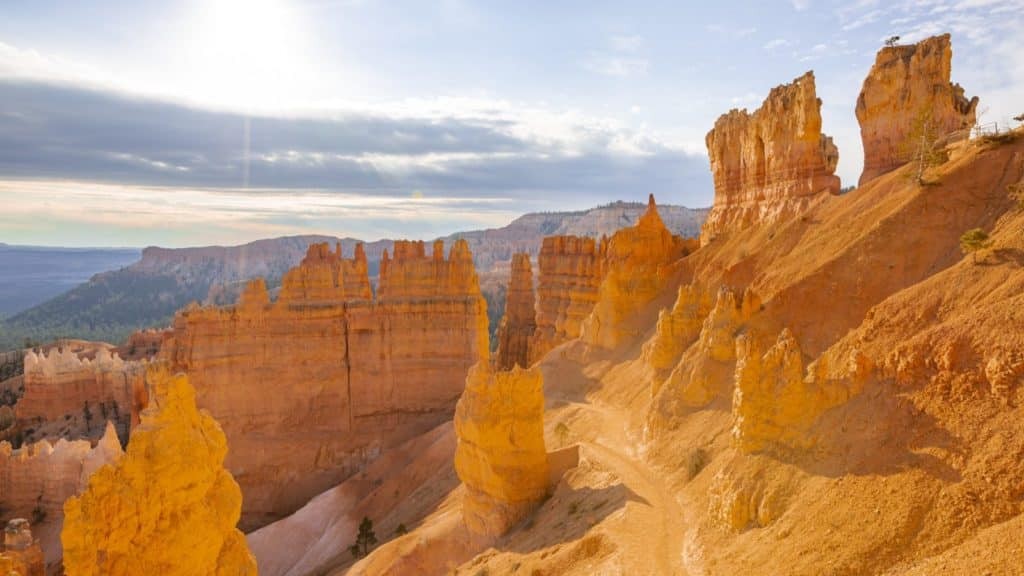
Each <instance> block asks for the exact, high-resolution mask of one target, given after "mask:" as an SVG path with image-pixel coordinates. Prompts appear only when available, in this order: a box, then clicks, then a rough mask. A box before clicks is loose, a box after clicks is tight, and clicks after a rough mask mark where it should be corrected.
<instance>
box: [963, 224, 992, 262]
mask: <svg viewBox="0 0 1024 576" xmlns="http://www.w3.org/2000/svg"><path fill="white" fill-rule="evenodd" d="M989 244H990V241H989V237H988V234H987V233H986V232H985V231H984V230H982V229H981V228H974V229H971V230H968V231H967V232H964V233H963V235H962V236H960V249H961V250H963V251H964V254H970V255H971V258H972V260H973V262H974V263H975V264H977V263H978V252H979V251H980V250H982V249H984V248H988V247H989Z"/></svg>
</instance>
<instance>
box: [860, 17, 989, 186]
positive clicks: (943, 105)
mask: <svg viewBox="0 0 1024 576" xmlns="http://www.w3.org/2000/svg"><path fill="white" fill-rule="evenodd" d="M952 60H953V48H952V46H951V44H950V39H949V34H943V35H941V36H933V37H931V38H927V39H925V40H922V41H921V42H918V43H917V44H911V45H909V46H886V47H885V48H882V49H881V50H879V52H878V55H877V56H876V57H875V64H874V66H872V67H871V71H870V72H869V73H868V76H867V78H865V79H864V85H863V87H862V88H861V91H860V96H859V97H858V98H857V120H858V121H859V122H860V136H861V141H862V142H863V144H864V171H863V172H862V173H861V176H860V184H861V185H863V184H864V183H866V182H868V181H870V180H873V179H874V178H877V177H878V176H881V175H882V174H885V173H886V172H889V171H892V170H894V169H896V168H898V167H900V166H902V165H903V164H905V163H906V162H907V161H908V159H909V158H908V155H909V151H908V149H907V148H908V143H907V138H908V136H909V135H910V133H911V132H912V131H913V130H914V129H915V128H914V126H915V123H922V122H927V123H928V124H930V126H931V129H932V131H933V132H934V136H936V137H943V136H948V135H949V134H951V133H955V132H957V131H961V130H963V132H962V133H961V134H960V135H959V137H960V138H966V137H967V136H968V135H969V134H968V133H967V132H966V129H969V128H970V127H971V126H973V125H974V122H975V112H976V109H977V107H978V98H977V97H974V98H971V99H970V100H968V99H967V97H966V96H964V89H963V88H961V87H960V85H959V84H953V83H951V82H950V72H951V67H952Z"/></svg>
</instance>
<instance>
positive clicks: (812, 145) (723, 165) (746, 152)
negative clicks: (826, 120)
mask: <svg viewBox="0 0 1024 576" xmlns="http://www.w3.org/2000/svg"><path fill="white" fill-rule="evenodd" d="M705 142H706V144H707V147H708V156H709V157H710V159H711V172H712V174H713V177H714V182H715V201H714V205H713V207H712V208H711V213H710V214H708V218H707V220H705V222H704V226H703V228H702V230H701V244H707V243H708V242H710V241H711V240H712V239H713V238H715V237H716V236H717V235H719V234H722V233H728V232H736V231H739V230H743V229H746V228H749V227H751V226H754V225H756V224H771V223H774V222H778V221H781V220H784V219H788V218H792V217H793V216H794V215H797V214H800V213H801V212H803V211H805V210H806V209H807V208H808V206H810V204H811V203H812V202H813V201H814V200H816V199H818V198H820V197H822V195H828V194H838V193H839V177H837V176H835V175H834V173H835V170H836V166H837V164H838V163H839V151H838V149H837V148H836V146H835V145H834V144H833V143H832V138H831V137H829V136H826V135H824V134H822V132H821V100H820V99H818V96H817V92H816V91H815V86H814V73H813V72H808V73H806V74H804V75H803V76H801V77H799V78H797V79H796V80H794V81H793V82H792V83H791V84H784V85H782V86H778V87H776V88H773V89H772V91H771V92H770V93H769V94H768V98H767V99H766V100H765V101H764V103H763V104H761V107H760V108H758V109H757V110H755V111H754V112H753V113H752V114H751V113H748V112H747V111H746V110H735V109H734V110H731V111H730V112H729V113H728V114H724V115H722V116H721V117H719V118H718V120H717V121H716V122H715V127H714V128H713V129H712V130H711V131H710V132H708V135H707V138H706V139H705Z"/></svg>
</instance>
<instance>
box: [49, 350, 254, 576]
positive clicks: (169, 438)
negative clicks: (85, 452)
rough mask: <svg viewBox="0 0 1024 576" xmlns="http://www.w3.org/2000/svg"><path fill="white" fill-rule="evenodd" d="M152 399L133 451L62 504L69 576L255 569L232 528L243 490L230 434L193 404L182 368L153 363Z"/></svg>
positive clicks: (233, 572) (224, 572)
mask: <svg viewBox="0 0 1024 576" xmlns="http://www.w3.org/2000/svg"><path fill="white" fill-rule="evenodd" d="M146 379H147V382H148V384H149V386H150V390H151V396H152V399H153V402H152V405H151V406H150V407H149V408H147V409H146V410H145V411H143V413H142V422H141V424H139V426H138V427H137V428H136V430H135V432H134V434H132V438H131V441H130V442H129V443H128V451H127V453H126V454H125V456H124V457H123V458H122V459H121V460H120V461H118V462H117V463H116V464H113V465H110V466H104V467H103V468H101V469H100V470H98V471H97V472H96V473H95V474H94V475H93V476H92V478H90V479H89V485H88V488H86V490H85V492H84V493H83V494H82V495H81V496H79V497H75V498H71V499H70V500H68V501H67V503H66V504H65V506H64V511H65V521H64V528H63V530H62V532H61V540H62V542H63V544H64V569H65V572H66V573H67V574H68V575H69V576H94V575H95V576H99V575H104V576H119V575H125V576H128V575H135V574H164V575H168V576H171V575H175V574H182V575H185V574H190V575H191V574H211V575H224V576H227V575H232V576H234V575H241V574H252V575H255V574H256V561H255V560H254V559H253V557H252V554H250V553H249V550H248V547H247V546H246V543H245V537H244V536H243V535H242V533H241V532H240V531H239V530H238V529H237V528H235V525H236V524H237V523H238V518H239V515H240V512H241V507H242V493H241V491H240V490H239V488H238V484H236V483H235V481H234V479H232V477H231V474H229V473H228V472H227V470H225V469H224V468H223V463H224V458H225V456H226V454H227V451H228V446H227V441H226V438H225V436H224V432H223V431H222V430H221V429H220V426H218V425H217V422H216V421H215V420H214V419H213V418H211V417H210V415H209V414H206V413H203V412H200V411H199V410H198V409H197V408H196V402H195V391H194V390H193V389H192V387H191V386H190V385H189V382H188V378H187V377H186V376H185V375H183V374H178V375H172V374H171V373H170V372H168V371H167V368H166V367H165V366H162V365H154V366H152V367H151V368H150V370H148V371H147V375H146Z"/></svg>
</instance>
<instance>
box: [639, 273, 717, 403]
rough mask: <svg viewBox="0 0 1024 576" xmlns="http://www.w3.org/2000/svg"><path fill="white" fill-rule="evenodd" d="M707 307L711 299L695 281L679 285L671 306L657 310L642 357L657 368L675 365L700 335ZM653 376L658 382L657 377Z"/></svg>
mask: <svg viewBox="0 0 1024 576" xmlns="http://www.w3.org/2000/svg"><path fill="white" fill-rule="evenodd" d="M710 310H711V299H710V298H709V295H708V294H707V292H706V291H705V290H703V288H702V287H700V286H699V285H696V284H685V285H682V286H680V287H679V293H678V294H677V295H676V302H675V304H673V305H672V309H671V310H668V309H665V310H662V311H661V312H660V313H659V314H658V324H657V327H656V330H655V333H654V337H653V338H651V340H650V341H649V342H647V343H646V344H645V345H644V350H643V358H644V360H645V361H646V362H647V364H648V365H649V366H650V367H651V368H654V370H655V371H657V372H663V371H665V370H671V369H672V368H673V367H675V365H676V363H677V362H678V361H679V357H680V356H681V355H682V353H683V351H685V350H686V349H687V348H689V347H690V346H691V345H692V344H693V343H694V342H695V341H696V340H697V337H698V336H700V332H701V327H702V326H703V325H704V320H705V318H707V316H708V313H709V312H710ZM655 380H656V381H657V384H658V385H660V379H658V378H656V379H655ZM654 392H657V390H654Z"/></svg>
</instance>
